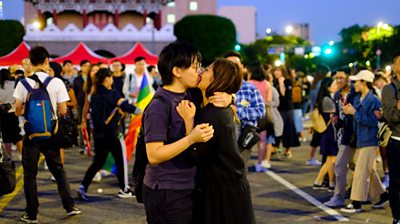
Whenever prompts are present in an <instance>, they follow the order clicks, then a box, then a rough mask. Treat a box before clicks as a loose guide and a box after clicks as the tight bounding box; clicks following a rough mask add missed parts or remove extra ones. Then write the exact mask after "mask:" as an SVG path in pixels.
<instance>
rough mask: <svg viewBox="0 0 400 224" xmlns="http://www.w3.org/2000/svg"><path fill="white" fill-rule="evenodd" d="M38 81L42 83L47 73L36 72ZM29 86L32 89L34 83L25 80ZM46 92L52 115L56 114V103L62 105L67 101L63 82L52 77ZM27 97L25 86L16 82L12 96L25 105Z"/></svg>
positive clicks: (67, 97)
mask: <svg viewBox="0 0 400 224" xmlns="http://www.w3.org/2000/svg"><path fill="white" fill-rule="evenodd" d="M35 74H36V75H37V76H38V78H39V80H40V81H42V82H44V80H45V79H46V78H47V77H48V76H49V75H48V74H47V73H44V72H36V73H35ZM26 79H27V81H28V83H29V85H31V86H32V87H35V85H36V82H35V81H34V80H33V79H30V78H26ZM46 89H47V92H48V93H49V96H50V100H51V105H52V106H53V110H54V113H55V114H57V105H58V103H63V102H67V101H69V96H68V92H67V89H66V88H65V85H64V83H63V81H61V79H59V78H55V77H53V79H52V80H51V81H50V82H49V84H48V85H47V88H46ZM27 95H28V90H27V89H26V88H25V86H24V85H23V84H22V83H21V82H18V84H17V87H15V91H14V94H13V96H14V97H15V98H17V99H18V100H20V101H21V102H23V103H25V101H26V96H27Z"/></svg>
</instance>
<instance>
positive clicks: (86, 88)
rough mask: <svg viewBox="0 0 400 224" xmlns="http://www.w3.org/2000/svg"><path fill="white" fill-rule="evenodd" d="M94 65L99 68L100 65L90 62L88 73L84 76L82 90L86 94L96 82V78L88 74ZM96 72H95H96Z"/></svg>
mask: <svg viewBox="0 0 400 224" xmlns="http://www.w3.org/2000/svg"><path fill="white" fill-rule="evenodd" d="M94 66H97V67H99V70H100V65H99V64H92V65H91V66H90V68H89V75H88V76H86V82H85V83H84V85H83V92H85V93H86V94H89V93H90V91H91V90H92V85H94V84H96V80H93V79H92V77H91V76H90V72H91V71H92V68H93V67H94ZM96 74H97V73H96ZM96 74H95V79H97V75H96Z"/></svg>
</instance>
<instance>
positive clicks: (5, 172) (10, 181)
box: [0, 143, 16, 197]
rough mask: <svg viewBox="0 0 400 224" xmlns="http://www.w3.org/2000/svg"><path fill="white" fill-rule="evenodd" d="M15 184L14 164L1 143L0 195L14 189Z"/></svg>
mask: <svg viewBox="0 0 400 224" xmlns="http://www.w3.org/2000/svg"><path fill="white" fill-rule="evenodd" d="M15 184H16V178H15V164H14V162H13V161H12V159H11V156H10V155H9V154H8V152H7V150H6V149H5V148H4V147H3V144H2V143H1V146H0V197H1V196H3V195H5V194H9V193H11V192H13V191H14V189H15Z"/></svg>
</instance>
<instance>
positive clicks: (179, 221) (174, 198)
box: [143, 184, 193, 224]
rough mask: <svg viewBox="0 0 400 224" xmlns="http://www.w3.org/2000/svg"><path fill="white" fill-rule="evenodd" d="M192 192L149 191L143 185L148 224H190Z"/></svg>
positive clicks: (149, 189) (189, 190)
mask: <svg viewBox="0 0 400 224" xmlns="http://www.w3.org/2000/svg"><path fill="white" fill-rule="evenodd" d="M192 197H193V190H191V189H187V190H164V189H163V190H160V189H157V187H156V189H154V190H153V189H151V188H149V187H147V186H146V185H144V184H143V202H144V208H145V210H146V219H147V223H149V224H191V223H192V217H193V198H192Z"/></svg>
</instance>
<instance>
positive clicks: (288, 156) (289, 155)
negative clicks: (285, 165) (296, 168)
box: [283, 151, 293, 159]
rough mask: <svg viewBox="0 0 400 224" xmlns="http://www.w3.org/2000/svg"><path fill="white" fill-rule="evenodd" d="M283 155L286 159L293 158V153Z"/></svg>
mask: <svg viewBox="0 0 400 224" xmlns="http://www.w3.org/2000/svg"><path fill="white" fill-rule="evenodd" d="M283 155H284V156H285V158H287V159H290V158H292V157H293V154H292V152H291V151H289V152H287V153H283Z"/></svg>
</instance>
